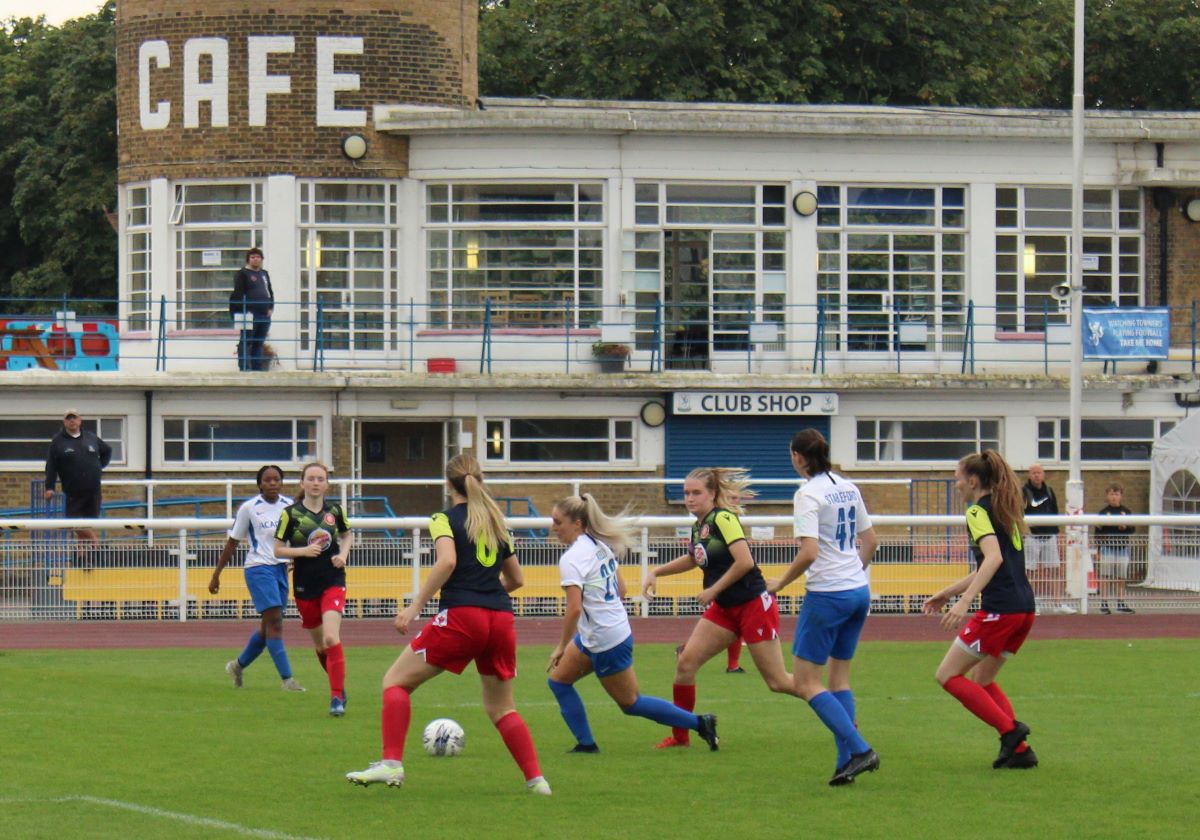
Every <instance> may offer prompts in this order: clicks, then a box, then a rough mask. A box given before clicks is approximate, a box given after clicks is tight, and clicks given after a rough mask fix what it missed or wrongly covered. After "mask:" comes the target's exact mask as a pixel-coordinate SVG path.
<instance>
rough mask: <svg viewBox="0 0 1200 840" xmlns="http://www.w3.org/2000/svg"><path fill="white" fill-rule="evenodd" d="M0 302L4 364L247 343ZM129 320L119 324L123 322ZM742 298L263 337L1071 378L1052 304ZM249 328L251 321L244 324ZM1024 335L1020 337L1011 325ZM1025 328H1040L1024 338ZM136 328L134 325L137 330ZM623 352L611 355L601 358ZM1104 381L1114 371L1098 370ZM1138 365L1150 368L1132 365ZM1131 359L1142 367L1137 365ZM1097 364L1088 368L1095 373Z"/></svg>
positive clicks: (383, 365) (1186, 350) (599, 360)
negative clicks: (845, 303)
mask: <svg viewBox="0 0 1200 840" xmlns="http://www.w3.org/2000/svg"><path fill="white" fill-rule="evenodd" d="M134 303H135V302H134V301H117V300H101V299H87V300H81V299H71V298H64V299H57V300H28V299H21V300H13V299H8V300H5V299H0V311H5V312H9V313H16V312H18V311H20V310H25V311H27V312H28V313H29V314H9V315H5V316H0V369H8V370H23V369H30V368H44V369H48V370H67V371H70V370H128V371H149V370H153V371H180V370H186V371H203V372H220V371H224V370H228V371H234V370H237V369H238V368H239V346H240V341H241V337H242V333H241V332H240V330H239V328H238V326H237V324H236V322H235V319H234V318H232V317H230V315H229V314H228V313H225V312H213V311H206V312H203V313H199V312H195V311H192V312H191V313H190V314H189V313H188V311H187V310H186V308H185V307H184V306H182V305H181V304H180V302H179V301H174V302H169V301H168V300H167V299H166V298H162V299H160V300H159V301H158V303H157V304H155V305H154V306H153V307H151V309H152V310H154V311H150V310H149V309H147V308H146V301H145V300H144V299H142V300H140V301H137V302H136V303H137V306H138V307H140V308H139V309H137V310H136V313H137V314H134V315H131V314H130V313H131V312H134V311H135V310H134V309H132V307H133V305H134ZM119 312H120V313H124V321H120V320H119V319H118V314H117V313H119ZM1016 314H1018V313H1015V312H1014V310H1012V309H1011V308H1001V307H988V306H979V305H976V304H975V303H973V302H968V303H967V304H966V305H965V306H957V305H955V306H940V305H931V306H929V307H925V308H917V307H913V306H911V305H908V306H906V307H905V308H901V307H899V306H896V307H882V306H873V307H831V306H826V305H824V304H821V305H791V306H780V307H770V308H764V307H762V306H755V305H751V304H750V303H746V304H745V305H744V306H741V307H737V306H732V305H730V304H724V303H723V304H715V305H713V306H699V305H697V304H694V303H689V304H686V305H684V304H680V305H675V304H666V303H661V302H660V303H655V304H650V305H644V306H643V305H638V306H617V305H613V306H599V305H590V304H589V305H587V306H586V307H581V306H578V305H576V304H575V302H574V301H573V300H570V299H568V300H564V301H562V302H560V303H553V304H545V303H539V302H530V301H526V300H520V299H518V298H517V296H513V295H505V296H502V297H498V298H496V299H493V298H491V297H486V298H483V299H480V300H473V301H471V302H469V303H466V304H463V305H458V306H453V307H447V306H444V305H443V306H438V307H431V306H428V305H425V304H418V303H415V302H409V303H399V304H395V305H383V304H376V303H371V304H355V303H354V302H353V301H347V300H343V299H341V298H340V297H339V296H334V298H329V299H328V300H327V299H326V297H318V298H317V299H316V301H315V302H305V303H303V304H302V303H300V302H295V301H283V300H280V301H277V302H276V304H275V311H274V315H273V318H272V324H271V331H270V335H269V336H268V338H267V344H268V346H269V359H270V360H272V362H273V363H274V364H275V365H277V366H278V367H280V368H282V369H292V370H310V371H322V370H325V369H327V368H338V369H343V368H363V369H375V370H408V371H416V372H424V371H427V370H428V371H434V372H451V371H459V372H464V371H466V372H477V373H484V374H488V373H512V372H529V373H567V374H571V373H588V372H595V371H597V370H600V369H607V370H613V369H615V370H620V371H625V372H630V373H658V372H664V371H694V370H700V371H714V372H719V373H720V372H729V373H737V372H755V373H780V374H788V373H793V374H810V375H827V374H829V375H836V374H841V373H887V372H897V373H906V372H908V373H947V374H972V373H1014V374H1023V375H1038V374H1041V375H1065V374H1066V373H1067V371H1068V368H1069V364H1070V360H1069V356H1070V334H1069V330H1070V327H1069V325H1067V324H1066V323H1065V322H1064V318H1065V316H1064V315H1063V314H1062V313H1060V312H1058V311H1057V310H1049V309H1044V310H1042V311H1041V312H1040V313H1030V312H1027V311H1024V310H1022V311H1021V312H1020V313H1019V314H1020V317H1019V318H1018V317H1015V315H1016ZM1170 316H1171V343H1172V346H1171V348H1170V351H1169V354H1168V356H1167V358H1165V359H1160V360H1158V362H1157V364H1158V366H1159V368H1160V369H1161V370H1163V372H1171V373H1192V374H1194V373H1195V372H1196V366H1197V358H1198V354H1197V345H1198V343H1200V330H1198V321H1197V304H1196V303H1195V302H1192V303H1190V304H1188V305H1186V306H1175V307H1170ZM240 320H243V322H244V319H240ZM1017 324H1019V325H1021V327H1022V328H1023V329H1024V330H1025V331H1018V330H1017V329H1016V328H1015V326H1014V325H1017ZM1030 324H1040V327H1039V328H1038V329H1036V330H1033V331H1030V330H1029V325H1030ZM131 326H132V327H133V328H131ZM614 346H617V347H618V349H620V350H621V352H619V353H618V354H617V355H615V356H614V355H608V354H604V353H601V352H600V351H604V350H612V348H613V347H614ZM1088 364H1089V365H1090V366H1091V368H1095V370H1096V372H1100V371H1105V372H1107V371H1108V370H1109V369H1111V370H1113V371H1116V370H1117V365H1118V363H1117V362H1116V361H1112V362H1111V365H1110V363H1109V362H1106V361H1104V360H1093V361H1089V363H1088ZM1123 364H1124V367H1125V368H1126V369H1127V370H1128V372H1131V373H1132V372H1134V371H1135V370H1136V371H1140V370H1143V369H1144V367H1145V360H1141V361H1135V360H1129V361H1126V362H1124V363H1123ZM1135 365H1136V367H1135ZM1091 368H1089V370H1090V369H1091Z"/></svg>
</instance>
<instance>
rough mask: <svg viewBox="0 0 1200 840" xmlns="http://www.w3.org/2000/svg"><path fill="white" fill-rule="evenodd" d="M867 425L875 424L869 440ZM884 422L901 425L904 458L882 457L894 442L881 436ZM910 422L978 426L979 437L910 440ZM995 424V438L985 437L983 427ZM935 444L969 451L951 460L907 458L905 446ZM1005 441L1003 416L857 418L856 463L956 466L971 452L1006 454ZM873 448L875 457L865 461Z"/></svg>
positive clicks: (977, 433)
mask: <svg viewBox="0 0 1200 840" xmlns="http://www.w3.org/2000/svg"><path fill="white" fill-rule="evenodd" d="M864 423H871V424H873V436H872V437H871V438H869V439H866V438H864V437H863V436H862V425H863V424H864ZM880 423H898V424H900V435H899V437H897V438H896V440H895V444H896V445H898V446H899V449H900V457H897V458H881V457H880V454H881V453H882V452H883V449H884V447H885V446H887V445H889V444H891V443H892V441H890V440H884V439H882V438H880V436H879V429H880V426H879V424H880ZM908 423H974V424H975V437H974V439H969V438H948V437H945V436H942V437H940V438H935V437H928V436H927V437H920V438H913V439H909V438H906V437H905V436H904V426H905V424H908ZM984 423H995V424H996V435H995V437H985V435H984V430H983V427H982V426H983V424H984ZM931 441H941V442H949V441H956V442H961V443H963V444H964V445H965V446H966V447H967V448H966V450H965V451H964V452H963V453H962V455H956V456H953V457H950V458H905V457H904V445H905V443H906V442H907V443H926V442H931ZM1003 442H1004V418H1003V417H999V416H997V417H941V416H939V417H905V418H899V419H898V418H895V417H862V416H859V417H856V418H855V423H854V457H855V463H856V464H858V465H876V464H883V465H886V464H943V465H944V464H953V463H956V462H957V461H958V460H959V459H960V458H962V457H963V455H968V454H970V453H971V452H980V451H982V450H983V449H995V450H996V451H998V452H999V451H1002V448H1001V447H1002V445H1003ZM864 445H870V446H872V447H873V457H870V458H864V457H863V455H862V447H863V446H864Z"/></svg>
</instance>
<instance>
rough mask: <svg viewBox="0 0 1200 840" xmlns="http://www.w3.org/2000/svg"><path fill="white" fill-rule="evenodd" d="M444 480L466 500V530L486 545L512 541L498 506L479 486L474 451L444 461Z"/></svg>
mask: <svg viewBox="0 0 1200 840" xmlns="http://www.w3.org/2000/svg"><path fill="white" fill-rule="evenodd" d="M446 480H447V481H448V482H450V486H451V487H453V488H454V490H455V492H456V493H458V495H460V496H462V497H463V498H464V499H466V500H467V533H468V534H469V535H471V537H472V538H473V539H474V540H475V541H476V542H477V543H479V544H481V545H483V546H484V547H485V548H486V549H497V550H498V549H499V548H500V546H501V545H503V544H505V543H509V542H511V541H512V537H511V535H510V534H509V533H508V525H507V524H506V523H505V521H504V514H503V513H502V512H501V510H500V506H499V505H497V504H496V501H495V500H494V499H493V498H492V496H491V494H490V493H488V491H487V488H486V487H484V486H483V470H482V469H480V467H479V461H478V460H476V458H475V456H474V455H471V454H469V453H467V452H463V453H460V454H458V455H455V456H454V457H453V458H451V459H450V460H449V461H448V462H447V463H446Z"/></svg>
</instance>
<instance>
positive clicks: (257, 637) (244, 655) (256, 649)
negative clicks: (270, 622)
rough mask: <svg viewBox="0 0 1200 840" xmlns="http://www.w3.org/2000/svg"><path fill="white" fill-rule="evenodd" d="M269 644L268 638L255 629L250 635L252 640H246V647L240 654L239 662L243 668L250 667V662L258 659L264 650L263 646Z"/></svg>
mask: <svg viewBox="0 0 1200 840" xmlns="http://www.w3.org/2000/svg"><path fill="white" fill-rule="evenodd" d="M266 646H267V642H266V640H265V639H264V638H263V635H262V633H260V632H259V631H257V630H255V631H254V634H253V635H251V636H250V641H248V642H246V649H245V650H243V651H242V652H241V653H239V654H238V664H239V665H241V666H242V667H243V668H249V667H250V663H251V662H253V661H254V660H255V659H258V655H259V654H260V653H262V652H263V648H265V647H266Z"/></svg>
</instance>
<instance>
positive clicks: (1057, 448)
mask: <svg viewBox="0 0 1200 840" xmlns="http://www.w3.org/2000/svg"><path fill="white" fill-rule="evenodd" d="M1080 420H1081V435H1080V447H1079V449H1080V453H1079V460H1080V463H1081V464H1083V465H1086V466H1089V467H1112V466H1125V467H1129V466H1136V467H1144V468H1145V469H1150V463H1151V460H1152V459H1153V456H1154V442H1155V441H1156V440H1158V439H1159V438H1161V437H1162V436H1163V435H1165V434H1166V433H1167V432H1168V431H1170V430H1171V429H1173V428H1174V427H1175V425H1176V424H1177V423H1178V422H1179V420H1178V419H1176V418H1172V417H1167V418H1163V417H1083V418H1080ZM1131 420H1132V421H1137V422H1145V423H1149V424H1150V429H1151V437H1148V438H1135V437H1096V436H1088V435H1087V432H1086V430H1085V429H1084V428H1082V427H1086V425H1087V424H1088V423H1097V422H1109V421H1131ZM1036 422H1037V456H1038V462H1039V463H1041V464H1045V465H1051V464H1054V465H1059V464H1064V465H1065V464H1069V463H1070V418H1067V417H1044V416H1039V417H1038V418H1037V420H1036ZM1047 423H1051V424H1054V426H1053V429H1054V431H1055V434H1054V435H1053V436H1052V437H1043V434H1044V424H1047ZM1121 442H1124V443H1126V444H1134V443H1136V444H1141V443H1144V444H1145V445H1146V457H1145V458H1144V459H1142V458H1089V457H1087V456H1086V455H1085V454H1084V449H1085V448H1086V446H1087V444H1089V443H1109V444H1116V443H1121ZM1047 446H1048V447H1051V449H1050V450H1048V451H1050V452H1052V453H1056V454H1057V455H1060V456H1061V457H1055V455H1054V454H1049V455H1047V454H1043V452H1046V451H1047V450H1046V449H1044V447H1047Z"/></svg>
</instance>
